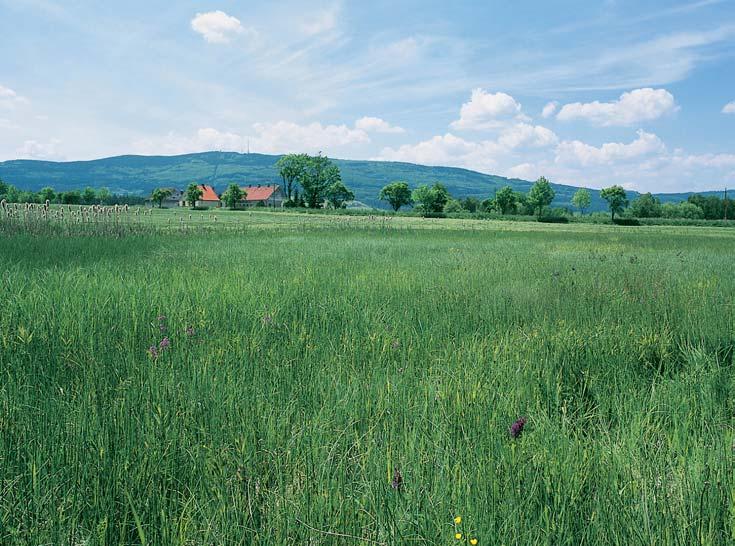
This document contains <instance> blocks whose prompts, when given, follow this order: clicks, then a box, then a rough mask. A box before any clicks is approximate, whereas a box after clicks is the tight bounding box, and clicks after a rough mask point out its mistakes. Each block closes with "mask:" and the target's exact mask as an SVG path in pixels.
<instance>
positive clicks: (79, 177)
mask: <svg viewBox="0 0 735 546" xmlns="http://www.w3.org/2000/svg"><path fill="white" fill-rule="evenodd" d="M280 157H282V155H268V154H256V153H250V154H241V153H238V152H196V153H190V154H180V155H169V156H165V155H156V156H146V155H133V154H126V155H120V156H112V157H106V158H100V159H91V160H84V161H44V160H35V159H14V160H8V161H3V162H0V179H2V180H3V181H5V182H7V183H9V184H13V185H15V186H17V187H19V188H22V189H24V190H31V191H37V190H39V189H41V188H42V187H44V186H52V187H54V188H55V189H56V190H59V191H67V190H70V189H81V188H83V187H86V186H91V187H94V188H99V187H103V186H105V187H108V188H110V190H111V191H113V192H114V193H128V194H138V195H144V194H148V193H150V191H151V190H153V188H155V187H161V186H175V187H181V188H183V187H184V186H186V185H187V184H189V183H190V182H194V181H196V182H199V183H204V184H210V185H212V186H214V187H215V188H216V189H217V190H218V191H223V190H224V189H225V187H226V186H227V185H228V184H230V183H232V182H235V183H239V184H272V183H281V178H280V177H279V176H278V172H277V170H276V168H275V163H276V161H278V159H279V158H280ZM333 161H334V162H335V163H336V164H337V165H338V166H339V168H340V170H341V172H342V178H343V180H344V181H345V184H347V186H349V187H350V188H352V190H353V191H354V192H355V198H356V199H357V200H359V201H362V202H364V203H366V204H368V205H371V206H375V207H380V208H385V207H386V204H385V203H383V202H381V201H379V200H378V199H377V195H378V192H379V191H380V188H382V187H383V186H384V185H385V184H387V183H389V182H392V181H394V180H405V181H407V182H408V183H409V184H410V185H411V186H412V187H415V186H417V185H419V184H429V183H433V182H442V183H444V184H445V185H446V186H447V189H448V190H449V192H450V193H451V194H452V195H453V196H454V197H457V198H463V197H470V196H472V197H477V198H480V199H485V198H487V197H491V196H492V195H493V194H494V192H495V191H496V190H498V189H499V188H501V187H503V186H505V185H510V186H512V187H513V189H514V190H516V191H521V192H527V191H528V189H529V188H530V187H531V185H532V184H533V182H531V181H528V180H522V179H519V178H506V177H503V176H498V175H492V174H484V173H480V172H477V171H473V170H470V169H465V168H462V167H443V166H430V165H418V164H414V163H407V162H395V161H373V160H361V159H333ZM552 186H553V187H554V191H555V192H556V197H555V199H554V203H553V204H554V205H555V206H562V207H571V206H572V205H571V198H572V195H574V192H576V191H577V190H578V189H579V187H578V186H571V185H568V184H557V183H552ZM587 189H589V191H590V193H591V194H592V205H591V207H590V210H591V211H595V210H604V209H606V203H605V202H604V200H602V199H601V198H600V196H599V190H595V189H592V188H587ZM693 193H699V194H703V195H710V194H719V193H720V192H716V191H705V192H682V193H660V194H654V195H657V196H658V197H659V198H660V199H661V201H662V202H675V201H681V200H684V199H686V198H687V197H688V196H689V195H692V194H693ZM628 194H629V196H630V197H631V198H632V197H635V196H636V195H638V192H634V191H629V192H628Z"/></svg>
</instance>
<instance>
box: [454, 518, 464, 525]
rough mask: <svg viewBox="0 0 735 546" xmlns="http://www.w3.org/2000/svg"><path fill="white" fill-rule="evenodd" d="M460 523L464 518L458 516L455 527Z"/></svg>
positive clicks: (455, 519)
mask: <svg viewBox="0 0 735 546" xmlns="http://www.w3.org/2000/svg"><path fill="white" fill-rule="evenodd" d="M460 523H462V516H457V517H456V518H454V524H455V525H459V524H460Z"/></svg>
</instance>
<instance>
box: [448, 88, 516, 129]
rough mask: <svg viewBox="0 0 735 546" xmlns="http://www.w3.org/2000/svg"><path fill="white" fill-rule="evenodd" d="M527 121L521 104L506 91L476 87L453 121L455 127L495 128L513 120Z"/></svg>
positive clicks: (452, 125)
mask: <svg viewBox="0 0 735 546" xmlns="http://www.w3.org/2000/svg"><path fill="white" fill-rule="evenodd" d="M513 120H518V121H527V120H528V118H527V117H526V116H524V115H523V113H522V111H521V105H520V103H518V102H517V101H516V100H515V99H514V98H513V97H511V96H510V95H508V94H506V93H488V92H487V91H485V90H484V89H479V88H478V89H474V90H473V91H472V96H471V97H470V100H469V101H468V102H465V103H464V104H463V105H462V107H461V108H460V111H459V119H458V120H456V121H453V122H452V124H451V127H452V128H453V129H457V130H462V129H472V130H479V129H494V128H498V127H501V126H502V125H504V124H506V123H508V122H510V121H513Z"/></svg>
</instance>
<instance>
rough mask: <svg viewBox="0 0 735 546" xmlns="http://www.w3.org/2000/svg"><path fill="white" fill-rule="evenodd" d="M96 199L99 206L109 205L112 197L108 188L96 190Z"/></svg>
mask: <svg viewBox="0 0 735 546" xmlns="http://www.w3.org/2000/svg"><path fill="white" fill-rule="evenodd" d="M97 199H99V201H100V204H101V205H109V204H110V203H111V201H112V199H113V195H112V193H111V192H110V189H109V188H105V187H102V188H100V189H98V190H97Z"/></svg>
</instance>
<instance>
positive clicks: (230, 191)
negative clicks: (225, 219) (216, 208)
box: [221, 183, 246, 209]
mask: <svg viewBox="0 0 735 546" xmlns="http://www.w3.org/2000/svg"><path fill="white" fill-rule="evenodd" d="M245 197H246V196H245V191H244V190H243V189H242V188H241V187H240V186H238V185H237V184H234V183H233V184H230V185H229V186H228V187H227V189H226V190H225V193H223V194H222V197H221V199H222V202H223V203H224V204H225V205H226V206H227V207H229V208H230V209H236V208H237V205H239V204H240V201H241V200H242V199H244V198H245Z"/></svg>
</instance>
